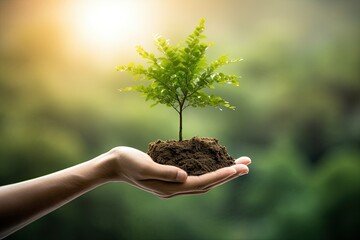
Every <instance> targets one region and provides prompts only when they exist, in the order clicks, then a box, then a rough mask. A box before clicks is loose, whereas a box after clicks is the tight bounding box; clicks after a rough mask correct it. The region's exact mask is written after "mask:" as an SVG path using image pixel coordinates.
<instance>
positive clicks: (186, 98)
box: [117, 19, 241, 141]
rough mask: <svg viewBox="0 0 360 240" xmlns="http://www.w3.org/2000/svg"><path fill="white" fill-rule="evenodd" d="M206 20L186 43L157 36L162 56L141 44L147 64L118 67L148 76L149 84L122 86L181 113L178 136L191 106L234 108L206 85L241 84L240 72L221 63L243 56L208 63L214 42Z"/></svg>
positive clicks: (145, 77)
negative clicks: (231, 71) (208, 36)
mask: <svg viewBox="0 0 360 240" xmlns="http://www.w3.org/2000/svg"><path fill="white" fill-rule="evenodd" d="M204 30H205V20H204V19H201V20H200V23H199V25H198V26H196V27H195V30H194V31H193V32H192V33H191V34H190V35H189V36H188V37H187V38H186V40H185V44H182V45H185V46H182V45H181V44H178V45H176V46H172V45H170V43H169V41H168V40H166V39H165V38H163V37H161V36H158V37H157V38H156V39H155V41H154V43H155V46H156V47H157V49H158V50H159V51H160V53H161V55H160V56H158V57H157V56H155V54H153V53H149V52H147V51H146V50H145V49H144V48H142V47H141V46H137V47H136V50H137V52H138V53H139V55H140V56H141V57H142V58H144V59H146V60H147V61H148V66H147V67H144V66H143V65H141V64H139V65H137V64H135V63H129V64H128V65H123V66H118V67H117V70H118V71H125V72H128V73H130V74H132V75H133V76H134V79H135V80H146V81H149V83H148V84H141V85H137V86H131V87H126V88H124V89H121V90H125V91H138V92H140V93H142V94H143V95H144V96H145V97H146V101H148V100H152V101H154V103H153V104H152V105H151V106H155V105H157V104H159V103H160V104H165V105H166V106H169V107H172V108H173V109H174V110H175V111H176V112H177V113H179V117H180V131H179V140H180V141H181V140H182V113H183V111H184V110H185V109H186V108H187V107H189V106H191V107H206V106H213V107H222V106H223V107H226V108H230V109H235V107H234V106H232V105H230V103H229V102H228V101H226V100H224V99H223V98H221V97H219V96H215V95H214V94H208V93H206V92H205V91H204V89H207V88H215V85H214V84H215V83H217V84H219V85H225V84H232V85H234V86H238V85H239V82H238V79H239V76H237V75H231V74H225V73H223V72H219V71H218V69H219V67H221V66H224V65H227V64H229V63H235V62H239V61H241V59H236V60H229V59H228V58H227V56H226V55H222V56H220V57H219V58H218V59H217V60H215V61H213V62H211V63H208V61H207V58H206V51H207V49H208V48H209V47H210V46H211V45H212V44H211V43H209V42H204V41H203V39H205V38H206V36H205V35H204V34H203V32H204Z"/></svg>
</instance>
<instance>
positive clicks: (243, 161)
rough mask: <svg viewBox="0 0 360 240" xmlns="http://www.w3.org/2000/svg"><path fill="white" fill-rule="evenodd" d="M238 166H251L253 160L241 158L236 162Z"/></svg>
mask: <svg viewBox="0 0 360 240" xmlns="http://www.w3.org/2000/svg"><path fill="white" fill-rule="evenodd" d="M235 163H236V164H245V165H249V164H251V159H250V158H249V157H246V156H244V157H239V158H238V159H236V160H235Z"/></svg>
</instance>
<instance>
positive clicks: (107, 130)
mask: <svg viewBox="0 0 360 240" xmlns="http://www.w3.org/2000/svg"><path fill="white" fill-rule="evenodd" d="M27 2H28V3H26V4H25V3H22V2H21V1H10V0H3V1H1V2H0V160H1V165H0V184H1V185H4V184H8V183H12V182H17V181H21V180H25V179H28V178H33V177H37V176H40V175H44V174H47V173H50V172H52V171H56V170H59V169H62V168H65V167H68V166H71V165H73V164H77V163H80V162H83V161H86V160H88V159H90V158H93V157H95V156H97V155H99V154H100V153H103V152H105V151H108V150H109V149H111V148H112V147H114V146H117V145H127V146H132V147H136V148H139V149H141V150H143V151H146V148H147V144H148V143H149V142H150V141H154V140H156V139H158V138H160V139H175V138H176V137H177V124H178V122H177V114H176V113H175V112H173V111H172V110H171V109H168V108H166V107H161V106H158V107H156V108H152V109H150V108H149V107H148V105H147V104H146V103H144V101H143V99H142V98H140V97H139V96H138V94H131V93H129V94H120V93H119V92H118V91H117V89H118V88H119V87H124V86H128V85H129V83H130V77H129V78H127V77H124V76H119V73H117V72H115V70H114V68H113V67H114V66H116V65H118V64H125V63H127V62H129V60H134V59H135V57H134V56H133V55H131V53H130V52H134V51H133V49H134V48H133V47H134V46H135V45H144V43H145V42H149V40H151V39H152V36H148V38H147V39H146V41H143V42H137V40H136V39H133V40H132V41H133V43H134V44H130V43H128V44H127V45H125V46H123V48H120V49H117V50H114V51H113V54H114V56H115V57H113V58H109V59H105V58H103V57H101V56H100V55H97V54H96V52H94V49H92V50H91V51H92V52H91V53H90V52H89V51H87V50H85V49H83V48H81V47H82V46H80V45H77V43H76V42H74V41H72V39H71V35H70V37H69V38H65V37H64V32H66V30H67V28H66V27H65V28H64V29H62V31H60V30H59V29H60V28H61V26H62V25H61V24H62V21H63V20H66V19H63V18H61V19H60V20H59V21H58V20H53V19H47V17H49V16H50V13H51V11H55V9H58V7H59V6H61V5H62V4H63V3H62V1H59V2H58V3H50V2H47V1H43V2H42V1H39V0H31V1H27ZM138 4H139V8H141V6H142V5H141V4H142V3H141V1H138ZM152 5H153V8H154V9H160V10H161V12H162V14H160V15H158V16H156V17H157V18H158V19H160V20H161V21H159V22H160V23H162V24H160V23H158V24H154V33H161V34H163V35H164V36H166V37H169V38H171V39H174V42H175V43H176V42H177V40H178V39H181V38H182V37H183V36H184V35H186V34H188V32H189V31H191V29H192V27H193V26H194V25H196V24H197V23H198V20H199V19H200V18H201V17H204V18H206V19H207V23H206V26H207V29H206V32H205V33H206V35H207V36H208V38H209V39H210V40H211V41H213V42H215V46H214V47H213V48H212V51H213V52H212V54H213V55H211V56H214V57H216V56H218V55H219V54H223V53H229V55H230V56H231V57H233V56H234V57H240V58H243V59H244V61H243V62H241V64H234V65H233V66H229V69H228V71H229V72H231V73H235V74H237V75H241V76H242V79H241V80H240V86H239V87H238V88H232V87H229V88H226V87H225V88H223V89H219V90H214V91H215V92H214V93H215V94H217V95H220V96H224V98H226V99H227V100H228V101H229V102H230V103H232V104H233V105H236V107H237V109H236V111H231V110H226V109H224V111H218V110H216V109H213V108H205V109H194V110H190V109H189V111H188V110H187V111H186V112H185V113H184V121H185V122H184V125H185V126H187V127H186V128H185V129H184V130H185V132H184V137H185V138H191V137H192V136H195V135H197V136H207V137H217V138H218V139H219V140H220V143H221V144H223V145H226V146H227V148H228V151H229V153H230V154H231V155H233V156H234V157H236V156H240V155H248V156H250V157H251V158H252V160H253V164H252V165H251V171H250V174H249V175H247V176H245V177H242V178H240V179H238V180H235V181H233V182H231V183H229V184H226V185H223V186H221V187H220V188H218V189H215V190H213V191H211V192H209V193H208V194H206V195H199V196H187V197H178V198H174V199H171V200H167V201H164V200H160V199H157V198H155V197H153V196H151V195H149V194H148V193H145V192H142V191H140V190H137V189H135V188H132V187H129V186H127V185H125V184H109V185H106V186H103V187H101V188H99V189H96V190H94V191H92V192H90V193H88V194H86V195H84V196H82V197H80V198H79V199H77V200H75V201H74V202H72V203H70V204H68V205H66V206H65V207H63V208H61V209H59V210H57V211H55V212H53V213H51V214H49V215H48V216H46V217H44V218H42V219H40V220H38V221H36V222H35V223H33V224H31V225H29V226H28V227H26V228H24V229H22V230H21V231H19V232H17V233H15V234H14V235H12V236H10V237H9V239H29V238H30V237H29V236H31V238H39V239H42V238H44V239H45V238H46V239H86V238H87V239H356V238H357V237H359V236H360V233H359V229H360V228H359V226H360V222H359V215H360V209H359V208H360V206H359V204H358V203H359V202H360V150H359V149H360V148H359V147H360V146H359V145H360V144H359V143H360V141H359V140H360V124H359V123H360V81H359V78H360V68H359V66H360V45H359V42H360V27H359V20H360V19H359V14H358V11H359V3H358V2H357V1H350V0H349V1H321V0H317V1H290V0H289V1H286V0H276V1H271V2H270V1H264V0H256V1H235V0H234V1H232V0H226V1H215V0H212V1H205V0H204V1H203V0H200V1H196V2H195V1H181V2H179V1H161V0H157V1H153V3H152ZM150 10H153V9H149V11H150ZM154 11H155V10H154ZM46 12H49V14H48V15H49V16H48V15H46V14H45V13H46ZM150 12H151V11H150ZM184 13H186V14H184ZM51 16H52V15H51ZM154 17H155V16H154ZM49 18H50V17H49ZM45 20H48V21H45ZM139 21H140V20H139ZM59 25H60V27H59ZM45 33H46V34H45ZM126 49H129V51H128V52H127V51H126ZM211 56H210V59H211ZM235 65H236V66H235Z"/></svg>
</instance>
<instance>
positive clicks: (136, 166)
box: [109, 147, 251, 198]
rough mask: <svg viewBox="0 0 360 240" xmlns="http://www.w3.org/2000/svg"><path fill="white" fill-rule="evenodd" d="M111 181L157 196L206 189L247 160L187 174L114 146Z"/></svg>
mask: <svg viewBox="0 0 360 240" xmlns="http://www.w3.org/2000/svg"><path fill="white" fill-rule="evenodd" d="M109 154H110V158H109V161H110V162H111V164H110V166H111V167H110V168H109V169H111V171H112V174H111V179H110V180H111V181H122V182H127V183H129V184H131V185H133V186H135V187H138V188H140V189H142V190H145V191H147V192H150V193H152V194H155V195H156V196H158V197H160V198H170V197H174V196H178V195H186V194H199V193H206V192H208V191H209V190H211V189H213V188H215V187H217V186H219V185H221V184H223V183H225V182H228V181H230V180H233V179H235V178H237V177H239V176H241V175H244V174H247V173H248V172H249V168H248V167H247V165H249V164H250V163H251V159H250V158H248V157H241V158H239V159H237V160H236V161H235V163H236V164H235V165H233V166H230V167H225V168H221V169H218V170H216V171H214V172H210V173H207V174H203V175H201V176H188V175H187V173H186V172H185V171H184V170H182V169H180V168H177V167H175V166H169V165H162V164H158V163H156V162H154V161H153V160H152V159H151V158H150V156H149V155H147V154H146V153H144V152H142V151H139V150H137V149H134V148H130V147H116V148H114V149H112V150H111V151H110V152H109Z"/></svg>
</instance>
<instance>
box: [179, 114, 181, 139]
mask: <svg viewBox="0 0 360 240" xmlns="http://www.w3.org/2000/svg"><path fill="white" fill-rule="evenodd" d="M179 119H180V122H179V142H181V141H182V109H180V111H179Z"/></svg>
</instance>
